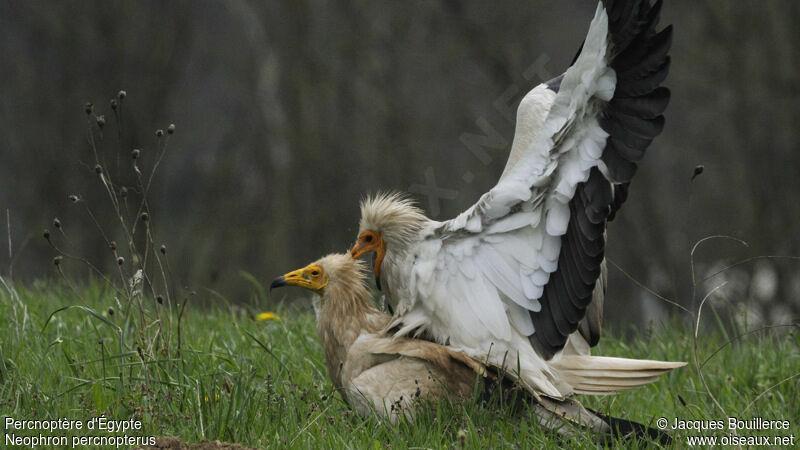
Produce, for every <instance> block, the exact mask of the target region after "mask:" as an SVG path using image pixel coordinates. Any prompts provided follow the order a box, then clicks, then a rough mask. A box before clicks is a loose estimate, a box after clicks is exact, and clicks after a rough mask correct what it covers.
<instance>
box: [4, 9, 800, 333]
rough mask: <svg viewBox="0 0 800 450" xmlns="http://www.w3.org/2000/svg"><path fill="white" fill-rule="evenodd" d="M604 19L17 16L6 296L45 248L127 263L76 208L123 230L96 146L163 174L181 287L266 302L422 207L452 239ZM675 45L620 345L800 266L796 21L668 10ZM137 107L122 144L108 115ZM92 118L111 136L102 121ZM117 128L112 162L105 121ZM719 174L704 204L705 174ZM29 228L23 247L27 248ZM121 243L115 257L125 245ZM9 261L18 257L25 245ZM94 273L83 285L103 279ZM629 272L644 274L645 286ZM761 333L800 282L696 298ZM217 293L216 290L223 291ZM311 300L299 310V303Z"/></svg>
mask: <svg viewBox="0 0 800 450" xmlns="http://www.w3.org/2000/svg"><path fill="white" fill-rule="evenodd" d="M595 7H596V3H594V2H592V1H555V0H551V1H526V2H518V1H515V2H510V1H497V2H483V1H464V2H462V1H441V2H426V1H407V2H338V1H321V0H291V1H288V0H287V1H279V2H275V1H270V2H243V1H236V2H222V1H192V2H177V1H176V2H159V1H132V0H131V1H124V0H123V1H64V2H52V1H25V2H22V1H6V0H2V1H0V29H1V30H2V33H1V34H0V50H2V54H3V58H2V59H0V82H1V83H2V92H3V94H2V97H3V100H2V103H1V104H0V105H1V106H0V136H2V139H0V212H2V220H1V221H0V229H1V230H2V231H3V233H2V234H3V239H2V241H0V242H2V243H1V244H0V274H3V275H4V276H5V275H10V276H11V277H13V279H14V280H17V281H23V282H31V281H33V280H36V279H42V278H51V277H55V272H54V270H53V265H52V262H51V261H52V258H53V256H54V252H53V250H52V249H51V248H50V247H49V246H48V244H47V243H46V242H45V241H44V239H42V237H41V235H42V230H43V229H44V228H51V229H52V228H53V225H52V224H53V219H54V218H55V217H58V218H59V219H60V221H61V223H62V224H63V230H64V232H65V235H66V236H61V234H60V233H58V236H57V237H58V239H60V240H61V241H63V245H64V246H65V248H67V249H69V251H71V252H72V253H76V254H81V255H85V256H86V257H87V258H88V259H89V260H91V261H92V262H94V263H95V264H96V265H98V266H101V267H113V264H114V261H113V258H112V257H111V255H110V254H109V251H108V249H107V248H106V244H105V243H104V241H103V239H102V237H101V236H100V235H99V233H98V231H97V228H96V227H95V226H94V225H93V224H92V222H91V220H90V219H89V218H88V216H87V214H86V211H85V210H84V209H83V208H82V207H76V206H75V205H73V204H71V203H70V202H69V200H68V195H70V194H76V195H81V196H82V198H84V199H85V200H86V204H87V205H89V206H90V207H91V208H92V210H93V212H94V213H95V214H96V216H97V218H98V222H100V224H101V225H102V226H104V227H106V226H108V227H109V229H110V228H111V227H112V224H113V222H114V217H113V214H112V208H111V207H110V204H109V203H108V199H107V196H106V195H105V193H104V192H103V188H102V185H101V184H100V183H99V182H98V180H97V178H96V176H95V174H94V171H93V169H92V167H93V166H94V162H93V161H94V159H93V156H92V150H91V147H90V146H89V144H88V141H87V137H88V136H89V133H91V136H92V137H93V138H94V139H97V142H98V143H99V144H98V146H99V147H100V151H101V152H102V153H103V154H104V155H108V159H109V160H111V161H114V160H115V159H116V158H117V157H116V156H114V155H117V154H119V155H122V156H121V160H122V162H121V163H119V166H114V164H111V165H109V166H108V168H107V170H109V171H110V172H109V174H112V175H113V176H116V177H117V179H119V180H120V183H123V184H125V183H126V182H128V183H132V181H131V180H132V172H131V170H130V167H131V166H130V157H129V155H130V151H131V150H132V149H133V148H140V149H141V152H142V153H141V155H142V157H141V166H142V167H143V168H144V169H146V170H149V169H150V168H152V166H153V164H155V161H156V159H157V152H158V147H157V146H158V143H157V139H156V137H155V134H154V133H155V130H156V129H166V127H167V126H168V125H169V124H170V123H175V124H176V127H177V128H176V130H177V131H176V132H175V134H174V135H172V136H170V137H169V142H168V147H167V151H166V154H165V156H164V158H163V160H162V161H161V163H160V166H159V169H158V172H157V173H156V175H155V178H154V180H153V187H152V188H151V192H150V206H151V209H152V217H153V219H152V224H153V226H154V229H155V230H156V235H157V238H156V240H157V245H160V243H162V242H163V243H166V245H167V246H168V248H169V257H170V264H171V270H172V272H173V273H174V276H175V277H176V278H177V279H178V282H179V283H180V284H181V285H185V286H190V287H192V288H194V289H197V290H198V292H200V293H201V294H203V295H204V296H205V297H208V298H211V296H210V295H208V294H207V292H210V291H208V290H213V291H216V292H219V293H221V294H222V295H223V296H225V297H226V298H228V299H229V300H231V301H246V300H247V298H248V297H249V296H250V295H251V290H252V287H251V285H250V284H249V283H248V282H247V281H246V280H245V279H244V278H243V277H242V276H241V272H242V271H244V272H249V273H251V274H252V275H253V276H254V277H256V278H257V279H258V280H260V281H262V282H263V283H268V281H269V280H270V279H272V278H273V277H274V276H276V275H278V274H282V273H284V272H286V271H287V270H289V269H294V268H297V267H300V266H301V265H304V264H306V263H308V262H310V261H312V260H313V259H316V258H317V257H318V256H320V255H323V254H326V253H328V252H335V251H344V250H345V249H347V248H348V247H349V246H350V245H351V244H352V242H353V241H354V238H355V235H356V232H357V221H358V217H359V210H358V201H359V199H360V198H361V197H362V196H364V195H365V194H368V193H373V192H376V191H378V190H381V189H383V190H386V189H396V190H402V191H408V192H411V193H412V194H413V195H414V197H415V198H416V199H417V200H418V201H419V203H420V205H421V206H422V207H423V208H424V209H425V210H426V211H427V212H428V213H429V214H430V215H431V216H433V217H435V218H437V219H447V218H450V217H452V216H454V215H456V214H457V213H458V212H460V211H461V210H463V209H465V208H467V207H468V206H470V205H471V204H472V203H473V202H474V201H476V200H477V198H478V197H479V196H480V195H481V194H482V193H483V192H485V191H486V190H488V189H489V188H490V187H491V186H492V185H493V184H494V182H495V181H496V180H497V178H498V177H499V175H500V173H501V171H502V169H503V166H504V164H505V160H506V156H507V151H508V148H509V146H510V143H511V139H512V137H513V127H514V112H515V110H516V105H517V103H518V102H519V100H520V99H521V98H522V96H523V95H524V94H525V93H526V92H527V91H528V90H529V89H531V88H533V87H534V86H535V85H536V84H538V83H539V82H541V81H544V80H546V79H549V78H551V77H554V76H557V75H559V74H560V73H562V72H563V71H564V70H565V69H566V67H567V65H568V64H569V62H570V61H571V60H572V57H573V55H574V53H575V51H576V50H577V48H578V47H579V46H580V44H581V41H582V40H583V37H584V34H585V32H586V30H587V27H588V24H589V21H590V19H591V17H592V16H593V13H594V10H595ZM668 23H673V24H674V25H675V32H674V37H675V40H674V43H673V47H672V53H671V54H672V69H671V74H670V76H669V78H668V79H667V81H666V83H665V84H666V85H667V86H668V87H670V88H671V89H672V94H673V95H672V102H671V104H670V106H669V108H668V110H667V113H666V116H667V125H666V128H665V130H664V132H663V134H662V135H661V136H660V137H659V138H658V139H656V140H655V141H654V143H653V145H652V146H651V147H650V149H649V151H648V154H647V155H646V157H645V159H644V160H643V162H642V164H641V165H640V169H639V172H638V174H637V176H636V177H635V178H634V181H633V184H632V188H631V192H630V197H629V198H628V201H627V203H626V205H625V206H624V208H623V210H622V212H621V214H620V215H618V218H617V219H616V220H615V221H614V222H612V223H611V224H610V226H609V232H608V236H609V245H608V251H607V254H608V256H609V258H610V260H611V261H613V263H614V265H616V266H618V267H619V268H621V269H622V270H624V272H623V271H622V270H620V269H618V268H616V267H614V265H612V266H611V267H610V271H609V273H610V287H609V293H608V296H607V301H606V315H607V317H609V318H610V319H611V321H612V322H616V323H620V322H623V321H624V323H633V324H644V323H647V321H648V320H650V319H660V318H663V317H665V315H666V314H668V313H669V312H671V311H675V308H674V307H672V306H669V305H667V304H665V303H663V302H661V301H659V300H657V299H656V298H655V297H654V296H652V295H650V294H648V293H647V292H645V291H643V290H642V289H641V288H640V287H638V286H637V284H636V283H635V282H634V281H632V280H631V278H633V279H636V280H638V282H640V283H642V284H644V285H646V286H649V287H650V288H652V289H654V290H655V291H657V292H659V293H662V294H664V295H666V296H669V297H670V298H677V299H678V300H679V302H681V303H682V304H687V305H688V304H690V303H691V300H690V297H691V292H692V289H691V288H692V276H691V270H692V264H691V263H690V261H691V258H690V252H691V248H692V245H693V243H694V242H696V241H697V240H699V239H701V238H703V237H706V236H711V235H719V234H722V235H730V236H734V237H736V238H739V239H742V240H744V241H746V242H747V243H748V244H749V246H747V247H745V246H744V245H741V244H739V243H737V242H734V241H731V240H728V239H714V240H709V241H706V242H705V243H704V244H703V245H702V246H701V247H699V249H698V250H697V251H696V253H695V255H694V270H695V273H696V277H695V279H696V280H697V281H698V283H699V280H701V279H703V278H705V277H706V276H709V275H712V274H714V273H715V272H717V271H719V270H721V269H723V268H725V267H726V266H727V265H729V264H732V263H735V262H736V261H740V260H742V259H746V258H749V257H752V256H758V255H800V232H798V229H800V205H798V203H797V193H798V189H800V155H798V147H799V144H800V132H798V131H797V124H798V123H800V75H798V72H797V70H796V68H797V67H798V66H800V47H798V45H797V43H798V42H800V27H798V26H797V24H798V23H800V4H798V3H797V2H792V1H771V2H766V3H765V2H755V1H740V2H727V1H722V0H718V1H708V2H688V1H683V2H667V4H666V5H665V7H664V11H663V13H662V24H668ZM121 89H124V90H125V91H126V93H127V97H126V98H125V100H124V102H123V105H122V107H121V108H120V110H119V111H121V115H122V123H123V126H122V132H121V134H119V136H118V130H119V128H118V127H116V125H115V123H116V122H115V119H114V114H115V113H114V111H112V110H111V108H110V100H111V99H112V98H116V96H117V92H118V91H119V90H121ZM86 102H92V103H93V104H94V108H93V111H92V114H91V115H90V116H87V115H86V114H85V113H84V105H85V103H86ZM101 114H102V115H104V116H105V119H106V126H105V128H104V130H103V134H104V135H103V139H102V140H100V134H101V133H100V130H99V129H98V128H97V126H96V122H95V120H96V119H95V115H101ZM698 164H702V165H703V166H704V168H705V170H704V172H703V173H702V174H701V175H700V176H698V177H697V178H696V179H695V180H694V181H693V182H690V178H691V176H692V173H693V170H694V168H695V166H696V165H698ZM9 225H10V232H9V230H8V229H7V227H8V226H9ZM112 237H113V235H112ZM9 240H10V250H9V249H8V242H6V241H9ZM85 272H86V271H85V270H84V273H85ZM625 273H627V274H628V275H629V276H630V277H629V276H628V275H626V274H625ZM725 281H727V284H726V285H725V286H724V287H723V288H721V289H720V290H718V291H716V292H715V294H714V295H713V296H712V305H713V306H715V308H718V309H722V308H734V310H735V311H738V312H743V313H746V314H742V315H741V316H742V317H747V318H748V320H749V321H750V323H756V324H758V323H786V322H787V321H789V320H792V318H794V319H795V320H796V318H797V316H798V314H800V302H799V301H798V299H799V298H800V261H792V260H787V259H772V258H764V259H756V260H753V261H749V262H747V263H744V264H741V265H737V266H736V267H735V268H733V269H731V270H728V271H725V272H723V273H722V274H720V275H718V276H715V277H713V278H712V279H710V280H708V281H706V282H703V283H699V285H698V294H697V295H698V296H699V298H702V295H704V294H705V292H707V291H708V290H709V289H710V288H713V287H714V286H717V285H719V284H721V283H722V282H725ZM204 288H205V289H207V290H204ZM289 295H290V296H291V295H297V296H300V295H301V294H299V293H297V294H289Z"/></svg>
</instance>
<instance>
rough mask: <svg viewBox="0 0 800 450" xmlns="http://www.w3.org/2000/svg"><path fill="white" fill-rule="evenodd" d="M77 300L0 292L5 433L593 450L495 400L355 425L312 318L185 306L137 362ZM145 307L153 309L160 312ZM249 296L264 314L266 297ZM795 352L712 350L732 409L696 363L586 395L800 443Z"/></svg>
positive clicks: (51, 293) (685, 334)
mask: <svg viewBox="0 0 800 450" xmlns="http://www.w3.org/2000/svg"><path fill="white" fill-rule="evenodd" d="M12 291H14V292H15V293H14V292H12ZM79 292H80V298H77V295H76V294H75V292H74V291H72V290H71V289H70V288H68V287H66V286H64V285H63V283H56V282H51V283H38V284H34V285H33V286H27V287H23V286H16V287H15V288H13V289H12V290H9V289H6V288H5V287H3V286H2V284H0V362H1V363H2V364H0V416H2V417H3V426H4V424H5V419H4V417H5V416H12V417H14V418H16V419H57V418H62V417H66V418H71V419H81V420H87V419H89V418H91V417H95V416H99V415H101V414H104V415H105V416H106V417H108V418H113V419H117V420H124V419H129V418H134V419H137V420H141V422H142V425H143V430H141V431H138V432H136V433H134V434H138V435H143V436H151V435H154V436H164V435H169V436H177V437H180V438H182V439H183V440H186V441H189V442H197V441H200V440H203V439H209V440H215V439H219V440H222V441H228V442H236V443H240V444H243V445H249V446H255V447H273V446H274V447H286V446H289V447H299V448H339V447H350V448H385V447H393V448H398V447H399V448H406V447H424V448H442V447H446V448H452V447H459V446H461V445H462V444H465V445H466V446H467V447H470V448H498V447H521V448H531V447H534V448H537V447H549V448H562V447H576V446H585V447H590V446H592V447H593V446H596V445H597V444H596V443H595V441H593V440H592V439H591V437H589V436H582V437H578V438H564V439H558V438H556V437H555V436H553V435H552V434H549V433H546V432H544V431H542V430H541V429H540V428H539V427H538V426H537V425H535V424H534V423H531V422H529V420H527V417H526V416H525V414H518V415H514V414H512V413H511V412H509V411H507V410H505V409H503V408H502V406H501V405H500V404H499V403H497V402H490V403H489V404H488V405H482V404H481V403H480V402H478V401H472V402H467V403H466V404H451V403H448V402H442V403H439V404H427V405H425V407H424V408H422V410H421V411H420V413H419V415H418V417H417V420H416V421H415V423H408V422H403V423H400V424H397V425H392V424H389V423H385V422H382V421H381V420H378V419H376V418H367V419H363V418H360V417H358V416H356V415H354V414H353V413H352V412H350V411H349V409H348V407H347V405H345V404H344V403H343V402H342V400H341V398H340V397H339V396H338V395H337V394H335V393H334V392H333V389H332V386H331V382H330V380H329V379H328V376H327V373H326V369H325V367H324V365H323V363H322V353H321V348H320V345H319V342H318V339H317V336H316V330H315V326H314V317H313V313H311V312H310V311H309V310H308V309H297V308H289V307H286V306H280V307H278V308H277V310H276V312H277V313H278V314H279V315H280V316H281V320H280V321H264V322H255V321H253V320H252V319H251V318H250V317H251V315H252V314H253V313H258V312H261V311H262V310H263V309H262V308H261V307H258V306H257V305H256V306H248V307H245V308H240V307H231V306H229V305H228V304H227V303H225V302H223V301H222V300H214V297H213V296H211V295H209V301H211V302H214V301H215V302H217V304H218V306H213V305H212V306H209V307H206V308H202V309H201V308H199V307H194V306H193V305H192V304H190V306H189V307H188V308H187V309H186V312H185V314H184V316H183V319H182V348H181V351H180V353H178V352H177V344H176V336H175V335H174V333H173V335H172V336H171V337H170V339H169V340H168V341H163V342H165V343H166V344H165V345H164V346H162V347H157V348H156V350H155V351H154V352H153V353H152V354H154V355H155V357H151V356H148V354H149V353H148V351H147V349H145V350H143V352H142V355H144V360H143V358H142V357H141V356H140V352H139V351H138V350H137V349H136V348H137V346H141V345H143V343H145V342H146V339H145V338H144V337H143V335H140V334H139V333H138V332H137V330H135V329H133V328H132V327H131V326H130V323H131V322H130V321H129V320H126V318H125V317H124V311H116V312H115V314H114V315H109V313H108V308H109V307H114V308H115V309H118V308H117V306H116V304H115V301H114V300H113V298H112V296H111V295H110V294H109V293H108V292H106V291H105V290H104V289H103V288H102V286H100V285H92V286H90V287H85V288H81V289H80V290H79ZM198 297H199V296H198ZM149 301H150V303H151V304H152V305H153V306H152V308H153V311H155V308H162V309H163V308H164V307H163V306H158V305H156V304H155V302H152V300H149ZM258 302H261V304H265V299H264V298H263V297H262V298H261V299H260V300H259V301H258ZM78 304H79V305H83V306H85V307H87V308H91V310H92V311H94V312H95V313H96V314H97V316H96V315H93V314H92V313H90V312H87V310H83V309H77V308H74V309H69V310H65V311H61V312H59V313H57V314H56V315H54V316H53V318H52V319H51V320H50V322H49V323H47V326H45V323H46V322H47V320H48V317H49V316H50V315H51V313H53V312H54V311H56V310H57V309H58V308H61V307H64V306H68V305H78ZM137 314H138V312H137ZM160 314H161V317H162V320H163V321H164V322H165V323H166V321H167V314H168V313H167V312H166V310H162V311H161V312H160ZM175 319H176V317H175V316H173V320H175ZM173 323H174V322H173ZM112 325H113V326H112ZM117 327H118V328H117ZM708 328H712V326H707V327H704V329H703V330H705V332H704V333H703V332H701V337H700V342H699V354H700V359H701V361H702V360H703V359H705V358H706V357H708V356H709V355H711V354H712V352H714V351H715V350H716V349H717V348H719V347H720V346H721V345H723V344H724V343H725V342H726V341H727V339H728V338H729V337H726V335H725V334H724V332H723V331H721V330H720V329H716V330H708ZM703 330H701V331H703ZM150 331H152V329H151V330H150ZM773 331H775V330H773ZM622 334H623V333H616V335H620V336H621V335H622ZM628 334H630V333H628ZM690 336H691V331H690V330H689V329H688V328H687V327H685V326H682V325H681V324H680V322H679V321H677V320H676V321H674V322H673V323H671V324H669V325H668V326H665V327H663V328H660V329H659V330H657V331H642V332H633V336H630V335H629V336H627V337H626V338H625V339H624V340H621V339H618V338H616V337H615V333H614V332H610V333H607V335H606V336H604V338H603V339H602V341H601V344H600V346H599V349H598V350H597V351H596V352H595V353H597V354H604V355H616V356H625V357H633V358H650V359H663V360H683V361H691V360H692V356H691V348H692V340H691V338H690ZM145 345H146V344H145ZM799 348H800V336H798V333H795V332H794V331H793V330H792V331H787V329H782V330H778V332H762V333H756V334H753V335H750V336H748V337H745V338H743V339H741V340H738V341H736V342H734V343H733V344H731V345H728V346H726V347H725V348H724V349H722V350H721V351H720V352H719V353H717V354H716V355H715V356H714V357H713V358H712V359H711V360H710V361H709V362H708V363H707V364H706V365H705V367H704V369H703V371H704V374H705V378H706V380H707V382H708V384H709V388H710V390H711V392H712V393H713V394H714V395H715V396H716V398H717V399H718V401H719V403H720V404H721V406H722V407H723V408H724V409H725V411H726V413H722V412H721V411H719V410H717V409H716V407H715V405H714V403H713V402H712V401H711V399H710V398H709V395H708V394H707V392H706V390H705V389H704V387H703V385H702V383H701V381H700V378H699V376H698V373H697V369H696V367H695V366H694V364H690V365H689V366H688V367H686V368H683V369H679V370H677V371H675V372H673V373H672V374H669V375H668V376H664V377H663V378H662V380H661V381H659V382H658V383H656V384H654V385H651V386H648V387H646V388H642V389H639V390H637V391H634V392H628V393H623V394H620V395H617V396H609V397H580V400H581V401H582V402H583V403H584V404H586V405H587V406H590V407H593V408H597V409H600V410H601V411H602V412H604V413H606V414H610V415H613V416H617V417H625V418H628V419H632V420H636V421H639V422H643V423H647V424H651V425H654V424H655V420H656V419H657V418H659V417H666V418H668V419H669V420H670V421H672V420H673V419H674V418H676V417H677V418H680V419H687V420H689V419H704V420H712V419H713V420H716V419H725V418H726V415H730V416H739V417H742V418H751V417H762V418H765V419H786V420H789V421H790V422H791V427H792V428H791V430H789V431H781V432H778V433H775V432H771V433H770V432H751V431H742V432H740V433H739V434H740V435H742V436H755V435H762V434H768V435H774V434H780V435H789V434H794V436H795V442H797V440H798V439H800V433H799V431H800V427H798V423H799V422H800V408H798V406H797V401H798V399H800V388H799V387H798V384H799V383H798V378H797V377H795V378H792V379H789V380H788V381H785V380H786V379H787V378H790V377H792V376H795V375H797V374H798V372H800V351H799V350H798V349H799ZM782 381H783V382H782ZM776 384H777V386H775V385H776ZM773 386H775V387H773ZM770 387H773V388H772V389H771V390H769V391H768V392H767V393H766V394H764V395H762V396H761V397H760V398H759V399H758V400H757V401H754V400H755V399H756V397H757V396H758V395H759V394H760V393H762V392H764V391H765V390H767V389H769V388H770ZM5 433H6V432H5V431H4V432H3V436H0V439H2V440H3V441H1V442H0V447H3V446H4V444H5ZM93 433H97V432H93ZM18 434H20V435H22V434H24V433H22V432H18ZM62 434H66V435H68V436H69V435H70V434H69V432H63V433H62ZM78 434H86V433H85V432H79V433H78ZM99 434H100V435H102V434H103V433H99ZM689 434H695V435H697V434H701V433H697V432H689V433H684V432H678V433H676V436H677V437H678V438H677V439H676V444H675V445H676V447H679V448H680V447H684V446H685V445H684V444H683V442H684V441H682V440H681V436H685V435H689ZM702 435H706V436H713V435H716V436H723V435H724V433H714V432H703V433H702ZM620 444H621V443H619V442H617V443H613V442H612V443H609V444H608V445H609V446H610V447H617V446H619V445H620ZM638 444H639V445H641V446H649V445H652V444H651V443H648V442H638ZM627 445H630V443H627Z"/></svg>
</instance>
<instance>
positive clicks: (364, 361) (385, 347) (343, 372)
mask: <svg viewBox="0 0 800 450" xmlns="http://www.w3.org/2000/svg"><path fill="white" fill-rule="evenodd" d="M364 270H365V267H364V265H363V263H361V262H360V261H358V260H354V259H352V258H351V257H350V256H349V255H347V254H333V255H328V256H325V257H324V258H321V259H319V260H318V261H316V262H314V263H312V264H310V265H309V266H307V267H305V268H303V269H299V270H296V271H294V272H290V273H288V274H286V275H284V276H282V277H279V278H277V279H276V280H275V281H273V282H272V287H278V286H283V285H295V286H300V287H304V288H306V289H309V290H311V291H313V292H315V293H317V294H318V295H320V303H319V309H318V311H317V332H318V334H319V338H320V341H321V343H322V349H323V352H324V355H325V356H324V358H325V365H326V366H327V368H328V373H329V375H330V377H331V380H333V384H334V386H335V387H336V389H337V390H338V391H339V392H340V393H341V395H342V397H343V398H344V400H345V401H346V402H347V403H348V404H349V405H350V406H351V407H352V408H353V409H355V410H356V411H357V412H358V413H359V414H360V415H362V416H367V415H370V414H373V413H374V414H378V415H380V416H383V417H386V418H389V419H390V420H392V421H395V420H396V419H397V418H398V417H399V414H401V413H402V414H404V415H406V416H407V417H410V416H411V411H412V410H413V408H411V406H412V404H413V402H414V401H416V400H418V399H423V398H424V399H428V400H435V399H438V398H444V397H447V398H453V399H461V398H467V397H470V396H471V394H472V389H473V386H474V383H475V380H476V377H477V376H479V375H478V374H482V373H484V368H483V366H482V365H481V364H480V363H478V362H476V361H474V360H473V359H471V358H468V357H466V356H464V355H463V354H461V353H459V352H455V351H452V350H450V349H448V348H447V347H444V346H442V345H438V344H435V343H432V342H428V341H423V340H418V339H409V338H397V339H395V338H392V337H387V336H386V335H384V334H381V331H382V330H383V329H384V328H385V327H386V325H387V324H388V323H389V321H390V320H391V317H390V316H389V315H387V314H385V313H383V312H381V311H380V310H378V309H377V308H376V307H375V306H374V305H373V303H372V301H371V298H370V295H369V291H367V289H366V287H365V281H364Z"/></svg>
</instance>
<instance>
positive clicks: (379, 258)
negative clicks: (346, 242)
mask: <svg viewBox="0 0 800 450" xmlns="http://www.w3.org/2000/svg"><path fill="white" fill-rule="evenodd" d="M369 252H375V264H374V265H373V270H374V271H375V277H376V278H378V277H380V276H381V263H382V262H383V257H384V256H386V244H384V243H383V236H382V235H381V233H376V232H374V231H372V230H367V231H365V232H363V233H361V234H359V235H358V240H357V241H356V245H354V246H353V249H352V250H350V256H352V257H353V258H358V257H359V256H361V255H363V254H364V253H369Z"/></svg>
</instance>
